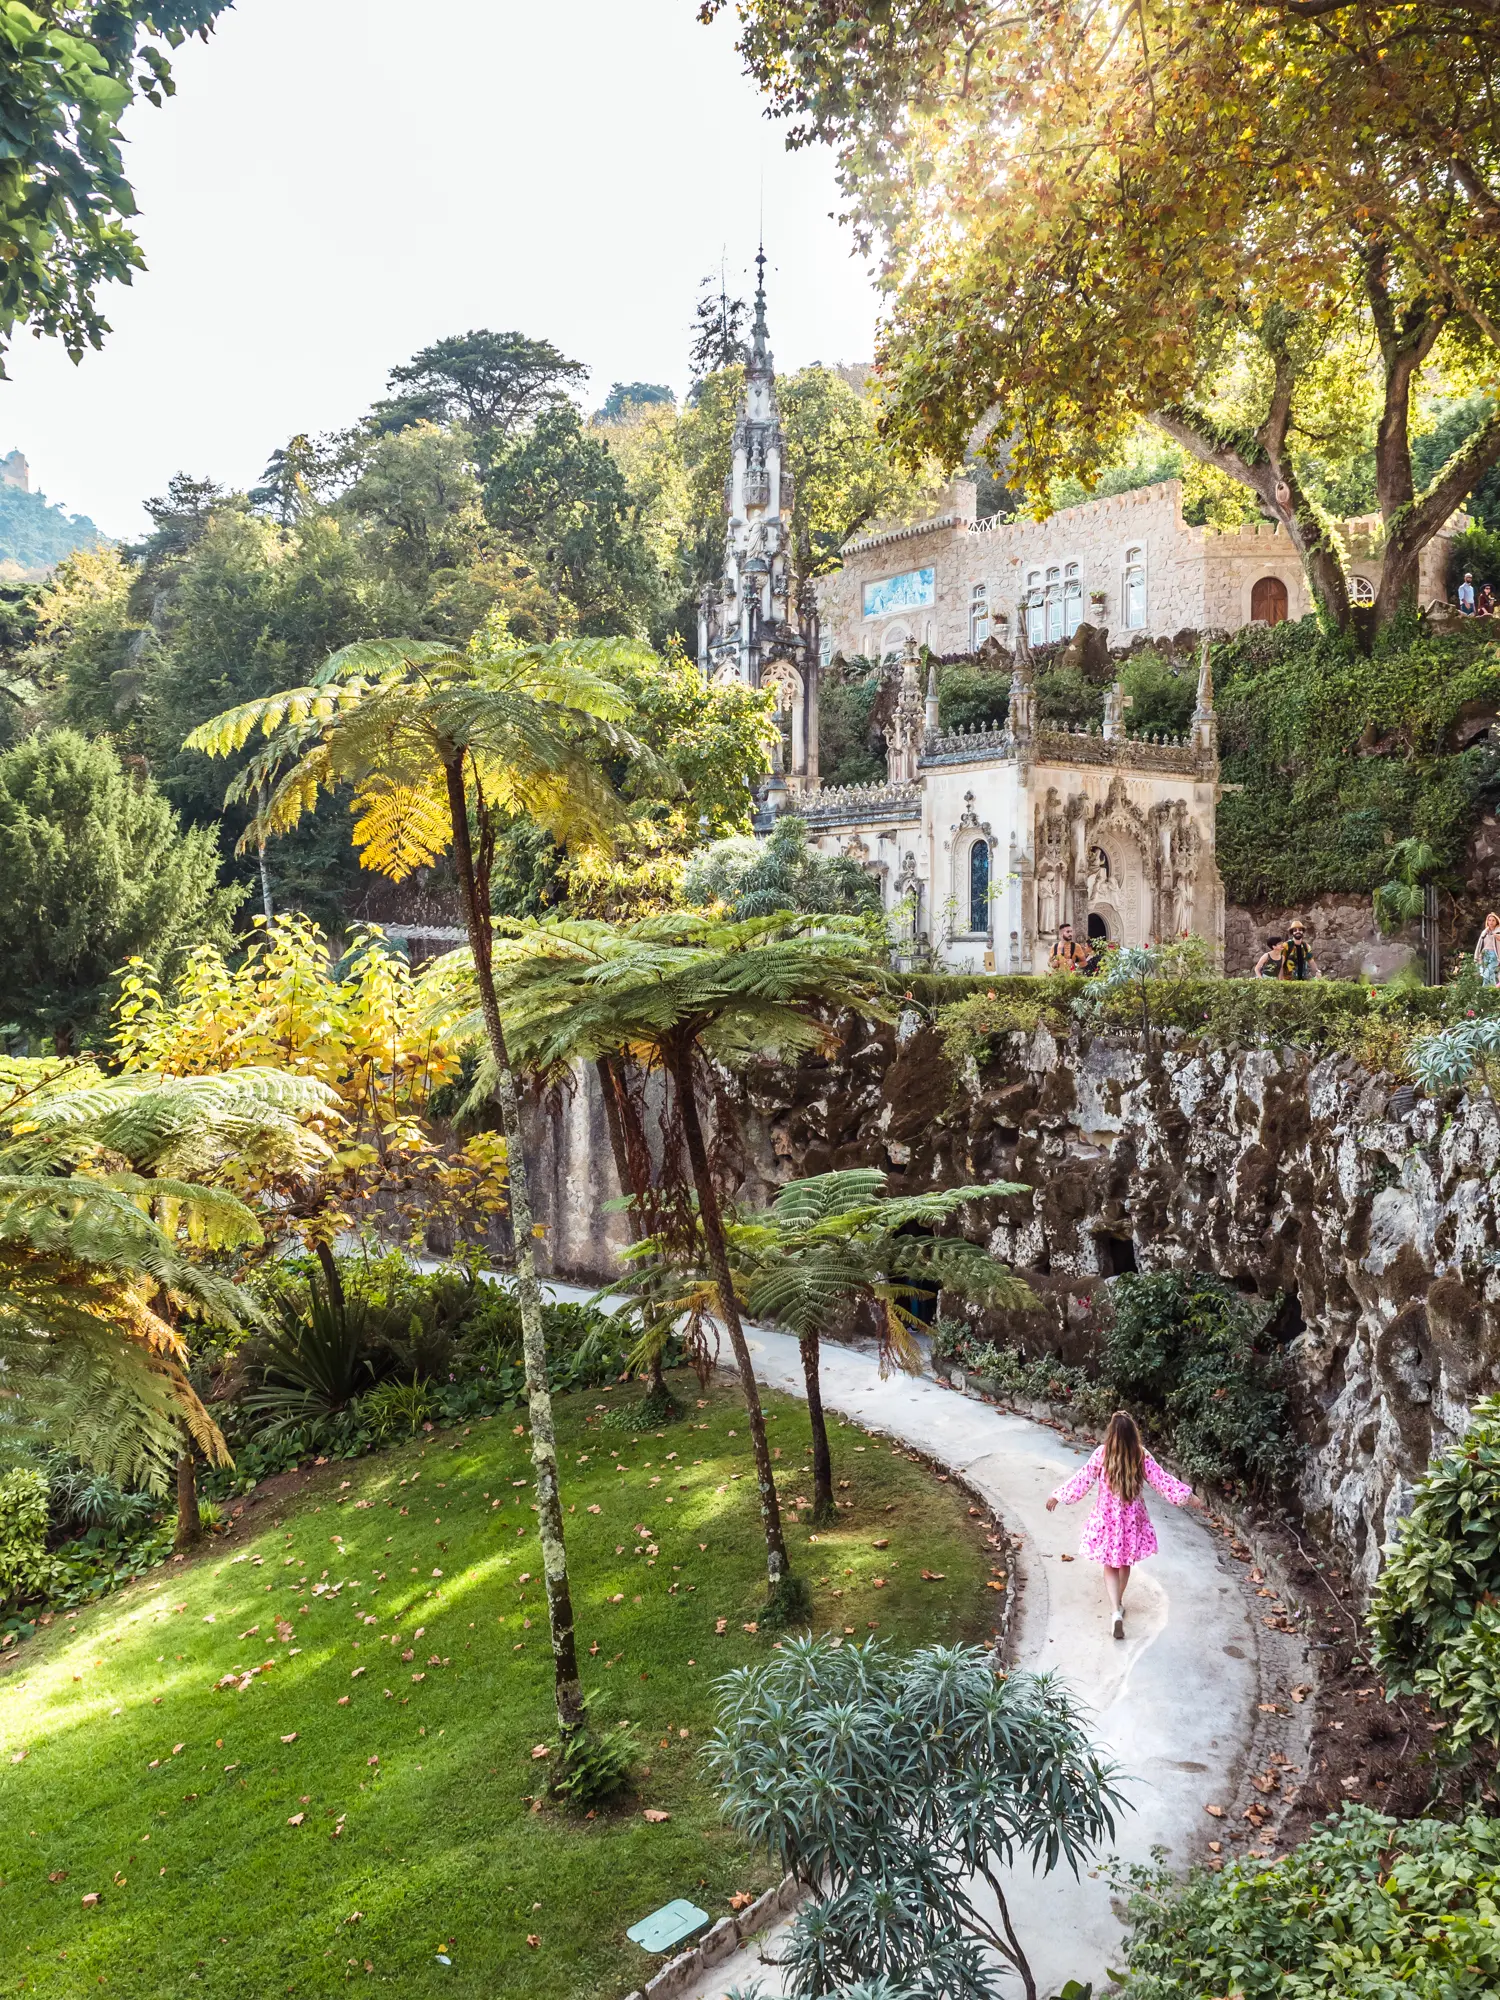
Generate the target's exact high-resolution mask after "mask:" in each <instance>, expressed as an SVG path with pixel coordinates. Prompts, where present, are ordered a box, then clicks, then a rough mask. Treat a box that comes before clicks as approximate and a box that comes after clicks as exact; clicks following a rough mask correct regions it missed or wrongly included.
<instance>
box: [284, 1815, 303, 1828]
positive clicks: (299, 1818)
mask: <svg viewBox="0 0 1500 2000" xmlns="http://www.w3.org/2000/svg"><path fill="white" fill-rule="evenodd" d="M306 1818H307V1814H306V1813H293V1814H292V1816H291V1818H290V1819H289V1820H288V1821H287V1825H288V1826H301V1824H302V1822H303V1820H305V1819H306Z"/></svg>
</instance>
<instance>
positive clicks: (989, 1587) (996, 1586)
mask: <svg viewBox="0 0 1500 2000" xmlns="http://www.w3.org/2000/svg"><path fill="white" fill-rule="evenodd" d="M984 1587H985V1589H986V1590H1004V1588H1005V1585H1004V1584H1003V1583H996V1582H995V1580H994V1578H993V1577H992V1578H991V1579H990V1581H989V1582H988V1583H987V1584H986V1585H985V1586H984Z"/></svg>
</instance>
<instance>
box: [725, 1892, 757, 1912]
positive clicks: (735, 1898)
mask: <svg viewBox="0 0 1500 2000" xmlns="http://www.w3.org/2000/svg"><path fill="white" fill-rule="evenodd" d="M754 1901H755V1898H754V1897H753V1896H747V1895H746V1894H745V1892H744V1890H743V1889H736V1890H735V1892H734V1894H733V1895H732V1896H731V1897H730V1899H729V1907H730V1909H731V1910H748V1909H749V1907H750V1905H751V1904H752V1903H753V1902H754Z"/></svg>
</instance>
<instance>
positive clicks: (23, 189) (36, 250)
mask: <svg viewBox="0 0 1500 2000" xmlns="http://www.w3.org/2000/svg"><path fill="white" fill-rule="evenodd" d="M228 4H229V0H71V4H70V0H61V4H58V5H53V6H46V5H43V4H42V0H38V4H37V6H36V7H34V8H32V7H24V6H20V5H17V4H16V0H6V4H5V5H3V6H0V133H3V134H4V147H3V150H0V348H3V346H4V344H5V342H6V341H7V340H9V338H10V336H11V334H12V333H13V332H14V331H15V329H16V328H17V327H18V326H25V325H30V326H33V327H35V329H36V330H37V332H38V333H47V334H54V335H56V336H57V337H58V338H59V339H60V340H61V341H62V343H63V345H64V347H65V348H66V349H67V351H68V353H69V354H70V355H71V356H72V357H73V359H74V360H75V361H76V360H78V358H79V357H80V356H81V355H82V353H83V350H84V349H85V348H86V347H99V346H101V345H102V344H103V339H104V336H105V334H106V333H108V331H109V325H108V322H107V321H106V320H105V319H104V317H103V315H102V314H101V313H100V311H99V308H98V305H97V303H96V294H97V292H98V289H99V287H100V286H101V285H103V284H107V283H109V282H110V281H111V280H115V281H117V282H119V281H123V282H125V283H127V284H128V283H129V281H130V274H131V272H132V271H133V270H138V269H140V267H141V265H142V263H143V261H144V260H143V258H142V256H141V249H140V245H139V243H138V242H137V241H136V238H135V236H134V235H133V234H132V232H131V229H130V226H129V224H130V218H131V217H132V216H133V215H134V214H135V196H134V194H133V193H132V191H131V186H130V182H129V181H128V179H127V178H126V176H125V168H124V162H123V161H122V159H121V157H120V120H121V118H122V117H123V116H124V114H125V112H126V111H127V110H128V109H129V107H130V105H131V104H132V103H133V102H134V101H135V99H136V98H137V97H144V98H145V99H146V100H147V102H148V103H151V104H157V105H159V104H160V103H161V101H162V99H163V98H164V97H169V96H170V95H171V94H172V92H173V91H174V89H175V88H176V86H175V85H174V84H173V82H172V72H171V69H170V67H169V65H168V63H167V60H166V56H165V54H164V53H163V50H164V48H176V47H177V46H178V44H179V43H181V42H182V41H184V40H185V39H186V37H187V36H189V35H202V36H203V37H204V38H205V39H206V38H207V36H208V33H209V31H210V29H211V28H212V26H213V24H214V22H215V20H216V19H217V18H218V16H219V15H220V14H222V13H223V12H224V11H225V9H226V7H227V6H228ZM0 373H3V368H0Z"/></svg>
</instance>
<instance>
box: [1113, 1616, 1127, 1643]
mask: <svg viewBox="0 0 1500 2000" xmlns="http://www.w3.org/2000/svg"><path fill="white" fill-rule="evenodd" d="M1115 1637H1116V1638H1117V1639H1123V1638H1124V1637H1125V1613H1124V1612H1123V1611H1117V1612H1116V1613H1115Z"/></svg>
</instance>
